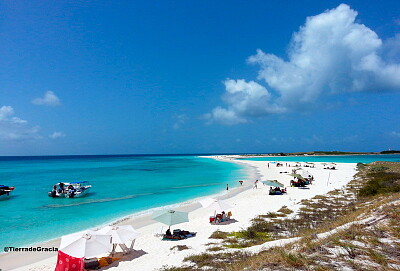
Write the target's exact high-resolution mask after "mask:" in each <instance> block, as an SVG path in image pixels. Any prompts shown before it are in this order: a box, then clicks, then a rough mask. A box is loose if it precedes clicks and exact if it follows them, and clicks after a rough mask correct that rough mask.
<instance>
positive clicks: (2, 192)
mask: <svg viewBox="0 0 400 271" xmlns="http://www.w3.org/2000/svg"><path fill="white" fill-rule="evenodd" d="M14 189H15V188H14V187H12V186H7V185H2V184H0V200H2V199H7V198H9V197H10V192H11V191H13V190H14Z"/></svg>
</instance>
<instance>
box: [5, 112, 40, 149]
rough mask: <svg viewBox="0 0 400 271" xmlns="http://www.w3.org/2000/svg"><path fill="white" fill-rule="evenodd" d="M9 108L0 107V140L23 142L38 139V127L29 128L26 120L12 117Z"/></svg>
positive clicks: (12, 114)
mask: <svg viewBox="0 0 400 271" xmlns="http://www.w3.org/2000/svg"><path fill="white" fill-rule="evenodd" d="M14 114H15V113H14V109H13V108H12V107H11V106H2V107H0V140H1V141H23V140H29V139H39V138H40V135H39V130H40V127H39V126H34V127H32V126H29V125H28V122H27V121H26V120H23V119H20V118H18V117H14Z"/></svg>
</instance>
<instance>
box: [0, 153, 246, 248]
mask: <svg viewBox="0 0 400 271" xmlns="http://www.w3.org/2000/svg"><path fill="white" fill-rule="evenodd" d="M246 174H247V170H246V169H245V168H243V167H241V166H238V165H236V164H233V163H227V162H220V161H216V160H214V159H208V158H200V157H197V156H48V157H0V184H4V185H9V186H15V187H16V188H15V190H14V191H13V193H12V196H11V197H10V198H9V199H6V200H0V221H1V224H0V247H5V246H22V245H28V244H33V243H36V242H42V241H46V240H50V239H53V238H56V237H60V236H62V235H65V234H69V233H72V232H76V231H80V230H84V229H87V228H91V227H93V226H96V225H101V224H104V223H107V222H110V221H113V220H116V219H118V218H121V217H123V216H126V215H130V214H133V213H136V212H141V211H144V210H147V209H150V208H155V207H160V206H164V205H170V204H175V203H179V202H183V201H186V200H189V199H192V198H195V197H200V196H206V195H210V194H215V193H219V192H222V191H224V190H225V188H226V184H230V186H231V187H234V186H237V183H238V180H239V179H242V178H244V177H245V176H246ZM83 180H87V181H90V183H91V185H92V186H93V187H92V192H91V193H90V194H89V195H88V196H86V197H83V198H73V199H65V198H50V197H48V195H47V192H48V191H50V190H51V189H52V186H53V185H54V184H55V183H57V182H60V181H62V182H69V181H83Z"/></svg>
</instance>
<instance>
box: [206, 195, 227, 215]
mask: <svg viewBox="0 0 400 271" xmlns="http://www.w3.org/2000/svg"><path fill="white" fill-rule="evenodd" d="M200 204H201V205H202V206H203V208H209V209H214V210H215V211H218V212H222V211H225V210H229V209H232V205H230V204H228V203H226V202H225V201H222V200H217V199H213V198H207V199H204V200H201V201H200Z"/></svg>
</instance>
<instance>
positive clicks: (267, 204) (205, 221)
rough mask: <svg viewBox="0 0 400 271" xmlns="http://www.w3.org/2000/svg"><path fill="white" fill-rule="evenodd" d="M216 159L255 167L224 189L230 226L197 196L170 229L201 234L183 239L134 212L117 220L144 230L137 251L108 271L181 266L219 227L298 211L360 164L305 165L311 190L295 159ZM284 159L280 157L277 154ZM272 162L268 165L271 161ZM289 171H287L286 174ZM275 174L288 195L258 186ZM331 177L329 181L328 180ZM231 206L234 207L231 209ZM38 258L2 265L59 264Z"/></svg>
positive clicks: (1, 259) (23, 256)
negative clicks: (296, 176)
mask: <svg viewBox="0 0 400 271" xmlns="http://www.w3.org/2000/svg"><path fill="white" fill-rule="evenodd" d="M212 158H214V159H219V160H224V161H229V162H235V163H240V164H244V165H247V166H250V167H253V168H254V169H256V171H255V172H256V173H254V174H253V175H252V176H251V177H250V178H249V180H245V181H244V183H243V186H240V184H239V183H238V184H237V187H236V188H232V189H230V191H228V192H227V191H224V192H223V194H220V195H218V198H220V199H225V200H226V202H227V203H229V204H231V205H232V206H233V208H232V210H230V211H232V213H233V216H232V218H233V219H234V221H233V223H230V224H227V225H219V224H210V223H209V216H211V215H213V213H214V211H213V210H210V209H205V208H201V206H200V204H199V203H198V202H197V201H198V199H196V200H193V201H191V202H186V203H183V204H181V206H180V207H179V208H178V209H179V210H183V211H188V212H190V213H189V222H186V223H182V224H179V225H175V226H172V227H171V229H182V230H188V231H191V232H197V236H195V237H192V238H188V239H185V240H179V241H162V240H161V237H156V236H155V234H156V233H160V232H161V230H162V231H163V232H165V230H166V229H167V226H165V225H163V224H161V223H157V222H154V221H152V220H151V219H150V215H144V216H141V217H132V218H129V219H125V220H123V221H120V222H118V224H120V225H133V227H134V228H136V229H137V230H138V231H139V232H140V233H141V235H140V236H139V237H138V238H137V239H136V242H135V245H134V248H135V249H136V251H135V252H133V253H131V255H127V256H126V259H122V260H121V261H119V262H115V263H113V264H112V266H111V267H107V270H110V271H111V270H157V269H159V268H161V267H163V266H179V265H182V264H183V259H184V258H185V257H186V256H188V255H192V254H199V253H202V252H204V251H205V250H206V249H207V246H206V244H207V243H210V242H211V240H210V239H209V236H210V235H211V234H212V233H213V232H214V231H216V230H221V231H228V232H229V231H239V230H241V229H243V228H246V227H248V226H249V225H250V224H251V219H252V218H254V217H256V216H257V215H260V214H266V213H268V212H272V211H277V210H278V209H280V208H281V207H282V206H284V205H286V206H288V208H290V209H292V210H294V211H296V210H297V209H298V208H299V207H298V203H299V202H300V201H301V200H303V199H307V198H312V197H314V196H315V195H322V194H325V193H327V192H329V191H331V190H334V189H340V188H341V187H343V186H344V185H346V184H347V183H348V182H349V181H351V180H352V179H353V176H354V174H355V173H356V164H350V163H338V164H336V170H326V169H323V165H322V164H321V163H314V164H315V167H314V168H309V167H307V168H305V169H306V170H307V171H308V172H310V173H311V174H313V176H314V179H315V181H314V182H313V184H312V185H309V189H299V188H296V187H290V184H289V182H290V180H291V179H292V177H291V176H289V175H288V173H291V171H292V169H293V168H294V167H289V166H286V164H288V165H292V166H294V164H295V163H294V162H282V164H283V166H282V167H276V164H272V163H268V162H265V161H248V160H235V159H234V157H233V156H214V157H212ZM277 160H279V158H277ZM268 164H269V166H268ZM286 172H287V173H286ZM256 178H259V180H266V179H276V180H278V181H279V182H281V183H283V184H284V185H285V186H286V187H287V194H284V195H274V196H270V195H268V190H269V187H268V186H264V185H262V183H259V185H258V188H257V189H253V186H254V181H255V179H256ZM328 179H329V180H328ZM227 211H229V210H227ZM50 244H51V245H53V244H54V245H55V246H56V247H58V245H59V239H58V240H54V241H52V243H50ZM176 245H186V246H188V247H189V248H190V249H186V250H182V251H178V250H171V248H172V247H174V246H176ZM41 257H42V258H40V257H38V256H37V255H35V254H34V253H28V252H19V253H10V254H6V255H1V256H0V263H1V264H0V267H1V268H2V269H3V270H24V271H25V270H37V271H38V270H54V268H55V265H56V253H55V252H53V253H51V254H47V255H46V257H47V258H44V256H43V255H42V256H41Z"/></svg>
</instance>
